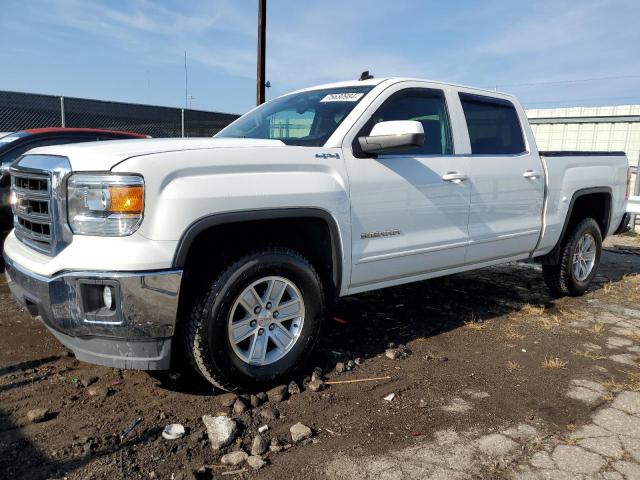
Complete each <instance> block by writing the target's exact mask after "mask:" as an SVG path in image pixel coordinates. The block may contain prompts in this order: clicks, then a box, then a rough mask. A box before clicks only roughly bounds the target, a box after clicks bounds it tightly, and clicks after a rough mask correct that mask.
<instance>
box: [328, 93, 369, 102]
mask: <svg viewBox="0 0 640 480" xmlns="http://www.w3.org/2000/svg"><path fill="white" fill-rule="evenodd" d="M363 95H364V93H358V92H345V93H330V94H328V95H325V97H324V98H323V99H322V100H320V103H326V102H357V101H358V100H360V99H361V98H362V97H363Z"/></svg>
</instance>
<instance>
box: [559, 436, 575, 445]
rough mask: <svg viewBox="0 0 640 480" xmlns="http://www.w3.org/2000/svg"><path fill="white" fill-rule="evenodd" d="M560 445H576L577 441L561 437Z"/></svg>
mask: <svg viewBox="0 0 640 480" xmlns="http://www.w3.org/2000/svg"><path fill="white" fill-rule="evenodd" d="M562 443H564V444H565V445H577V444H578V440H576V439H575V438H571V437H562Z"/></svg>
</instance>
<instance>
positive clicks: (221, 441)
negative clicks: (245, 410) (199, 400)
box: [202, 415, 238, 450]
mask: <svg viewBox="0 0 640 480" xmlns="http://www.w3.org/2000/svg"><path fill="white" fill-rule="evenodd" d="M202 422H203V423H204V426H205V427H206V428H207V435H208V436H209V441H210V442H211V448H213V449H214V450H219V449H221V448H222V447H226V446H227V445H229V444H231V442H233V441H234V440H235V438H236V435H237V434H238V426H237V424H236V422H235V420H232V419H230V418H229V417H225V416H223V415H220V416H217V417H213V416H211V415H204V416H203V417H202Z"/></svg>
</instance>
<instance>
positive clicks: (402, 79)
mask: <svg viewBox="0 0 640 480" xmlns="http://www.w3.org/2000/svg"><path fill="white" fill-rule="evenodd" d="M409 81H413V82H429V83H435V84H438V85H442V86H450V87H458V88H466V89H470V90H477V91H478V92H484V93H488V94H490V95H507V96H509V97H513V95H511V94H510V93H506V92H501V91H497V90H489V89H487V88H478V87H471V86H469V85H461V84H457V83H450V82H443V81H440V80H430V79H427V78H413V77H380V78H371V79H368V80H347V81H344V82H333V83H325V84H322V85H315V86H313V87H307V88H301V89H299V90H296V91H295V92H291V93H298V92H306V91H310V90H320V89H325V88H340V87H357V86H362V85H372V86H376V85H380V84H381V83H383V82H388V83H389V84H390V85H391V84H394V83H400V82H409Z"/></svg>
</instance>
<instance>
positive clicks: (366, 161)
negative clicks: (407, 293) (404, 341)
mask: <svg viewBox="0 0 640 480" xmlns="http://www.w3.org/2000/svg"><path fill="white" fill-rule="evenodd" d="M390 120H416V121H419V122H421V123H422V125H423V127H424V131H425V144H424V146H423V147H414V148H411V149H406V150H404V151H401V152H394V153H388V154H380V155H377V156H374V155H366V154H362V153H359V152H358V144H357V138H358V137H359V136H363V135H368V134H369V132H370V131H371V129H372V128H373V125H374V124H375V123H377V122H382V121H390ZM458 121H459V119H458ZM354 129H356V132H357V134H356V135H351V136H349V135H347V137H346V138H345V141H346V142H348V147H347V146H345V148H344V149H343V152H344V155H345V160H346V165H347V169H348V174H349V183H350V194H351V219H352V238H353V248H352V260H353V261H352V276H351V288H352V291H357V290H358V288H361V287H362V286H364V285H372V284H379V285H380V284H385V283H387V284H389V282H391V283H399V282H400V281H401V279H402V278H410V277H415V276H416V275H420V274H425V273H428V272H432V271H437V270H442V269H446V268H450V267H455V266H458V265H461V264H462V263H463V262H464V255H465V251H466V244H467V241H468V232H467V219H468V215H469V197H470V186H469V183H468V182H467V181H466V180H465V176H464V173H465V172H466V169H467V162H468V158H466V156H457V155H455V151H454V145H453V136H452V119H451V117H450V115H449V111H448V108H447V101H446V95H445V91H444V90H443V89H442V88H426V87H424V88H423V87H420V83H418V82H411V83H409V82H406V83H405V84H399V85H395V86H394V87H391V88H389V89H387V91H385V92H384V93H382V94H381V95H380V97H379V98H378V99H376V101H375V102H374V103H373V104H372V105H371V106H370V107H369V110H368V111H367V112H365V115H364V117H363V118H362V119H361V120H360V123H359V124H358V123H356V125H355V126H354Z"/></svg>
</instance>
